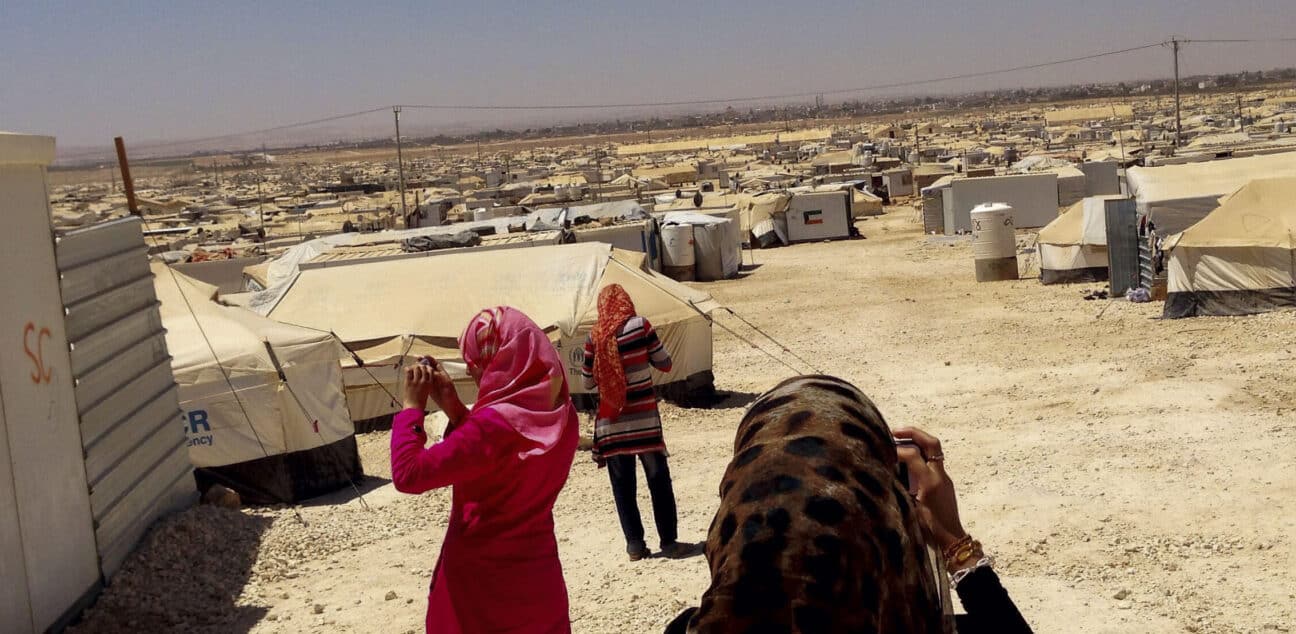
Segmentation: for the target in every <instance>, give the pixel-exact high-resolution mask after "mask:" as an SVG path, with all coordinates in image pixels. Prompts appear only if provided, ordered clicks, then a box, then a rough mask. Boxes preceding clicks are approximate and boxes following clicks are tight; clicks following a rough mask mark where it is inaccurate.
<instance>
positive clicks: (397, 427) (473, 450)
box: [391, 408, 577, 634]
mask: <svg viewBox="0 0 1296 634" xmlns="http://www.w3.org/2000/svg"><path fill="white" fill-rule="evenodd" d="M422 422H423V412H421V411H419V410H416V409H406V410H404V411H402V412H400V413H399V414H397V415H396V417H395V419H394V421H393V422H392V435H391V458H392V480H393V482H394V484H395V486H396V489H397V490H399V491H401V492H403V493H422V492H424V491H428V490H431V489H436V488H440V487H444V486H453V487H454V493H453V501H452V503H451V507H450V523H449V526H448V528H447V529H446V535H445V542H444V543H443V544H442V546H441V557H440V559H439V560H438V561H437V566H436V571H435V572H434V573H433V576H432V587H431V589H430V591H429V596H428V611H427V631H428V632H446V633H458V632H464V633H476V632H528V633H530V632H540V633H545V634H548V633H561V632H570V631H571V623H570V620H569V616H568V606H567V587H566V584H565V583H564V582H563V574H562V564H561V563H560V562H559V560H558V542H557V540H556V539H555V538H554V521H553V505H554V501H555V500H556V499H557V498H558V492H559V491H560V490H561V489H562V487H563V484H564V483H566V481H567V475H568V473H569V472H570V470H571V465H572V460H573V457H574V455H575V452H576V443H577V433H576V429H577V425H576V421H575V419H574V414H573V420H572V421H570V424H569V425H566V428H567V430H568V431H566V432H565V433H564V434H563V436H562V437H561V439H560V440H559V441H558V443H557V445H555V446H554V448H553V450H551V451H547V452H544V453H542V454H538V455H529V456H527V457H526V458H525V459H523V458H521V457H520V453H519V452H524V451H525V450H526V449H527V447H528V446H529V443H528V441H527V440H526V439H525V438H523V437H522V436H521V435H520V434H519V433H518V431H517V430H515V429H514V428H513V427H512V426H510V425H509V424H508V423H507V422H506V421H505V420H504V419H503V418H502V417H501V416H500V415H499V414H497V413H496V412H495V411H494V410H492V409H490V408H484V409H482V410H480V411H474V412H472V413H471V414H469V415H468V417H467V418H466V419H464V421H463V422H462V423H460V425H459V426H458V427H456V428H455V429H454V430H453V431H452V432H451V433H449V434H447V435H446V437H445V439H443V440H442V441H441V442H438V443H436V444H434V445H432V446H431V447H427V448H425V445H426V444H427V435H426V434H425V433H424V432H423V430H422Z"/></svg>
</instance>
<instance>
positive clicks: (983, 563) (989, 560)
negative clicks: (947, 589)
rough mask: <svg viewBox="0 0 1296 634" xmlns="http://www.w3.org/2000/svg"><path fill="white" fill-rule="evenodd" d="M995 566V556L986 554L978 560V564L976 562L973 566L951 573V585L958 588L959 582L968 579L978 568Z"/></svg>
mask: <svg viewBox="0 0 1296 634" xmlns="http://www.w3.org/2000/svg"><path fill="white" fill-rule="evenodd" d="M993 567H994V558H993V557H990V556H989V555H987V556H984V557H982V558H981V559H980V560H979V561H977V562H976V564H974V565H973V566H972V567H971V568H965V569H963V570H960V571H958V572H956V573H954V574H952V575H950V586H951V587H953V588H955V589H957V588H958V585H959V582H960V581H963V580H964V579H966V578H967V576H968V575H970V574H972V573H973V572H975V571H976V570H977V569H979V568H993Z"/></svg>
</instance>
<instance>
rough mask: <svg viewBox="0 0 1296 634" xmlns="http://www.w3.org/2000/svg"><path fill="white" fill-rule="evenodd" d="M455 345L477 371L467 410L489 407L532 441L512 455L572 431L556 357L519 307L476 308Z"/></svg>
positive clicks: (544, 446)
mask: <svg viewBox="0 0 1296 634" xmlns="http://www.w3.org/2000/svg"><path fill="white" fill-rule="evenodd" d="M459 350H460V351H461V352H462V354H463V358H464V361H465V362H466V363H467V364H468V365H469V366H470V367H472V368H473V369H474V370H476V371H477V372H479V373H480V375H481V380H480V381H479V382H478V384H477V402H476V403H473V407H472V409H473V411H478V410H481V409H484V408H490V409H492V410H494V411H495V413H496V414H499V415H500V417H501V418H503V419H504V420H505V421H508V424H509V425H511V426H512V427H513V428H514V429H516V430H517V432H518V433H519V434H520V435H521V436H522V437H523V438H526V439H527V440H529V441H531V442H532V443H533V446H532V447H531V448H530V449H527V450H525V451H522V452H521V453H519V454H518V457H520V458H526V457H527V456H532V455H538V454H542V453H545V452H546V451H549V450H550V449H552V448H553V447H554V445H556V444H557V443H558V441H559V440H561V439H562V438H563V435H564V434H565V433H568V432H570V433H573V434H574V433H577V425H578V421H577V416H576V408H575V407H574V406H573V405H572V402H571V396H570V395H569V393H568V390H567V375H566V372H565V370H564V366H563V363H562V359H560V358H559V357H558V352H557V351H556V350H554V347H553V344H552V343H550V342H549V338H548V337H546V336H545V334H544V331H542V330H540V327H539V326H537V325H536V324H535V322H533V321H531V318H530V317H527V316H526V315H525V314H523V313H522V311H519V310H517V309H516V308H509V307H506V306H500V307H497V308H490V309H487V310H483V311H482V312H480V313H478V314H477V316H476V317H474V318H473V319H472V321H470V322H468V327H467V328H465V329H464V332H463V335H461V336H460V337H459Z"/></svg>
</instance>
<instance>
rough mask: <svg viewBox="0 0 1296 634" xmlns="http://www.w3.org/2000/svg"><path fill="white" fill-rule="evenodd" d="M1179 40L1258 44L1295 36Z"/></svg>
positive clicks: (1289, 38)
mask: <svg viewBox="0 0 1296 634" xmlns="http://www.w3.org/2000/svg"><path fill="white" fill-rule="evenodd" d="M1179 41H1180V42H1184V43H1188V44H1192V43H1198V42H1199V43H1203V44H1233V43H1243V44H1259V43H1269V42H1296V37H1263V38H1252V39H1206V40H1189V39H1184V40H1179Z"/></svg>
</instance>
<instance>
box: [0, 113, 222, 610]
mask: <svg viewBox="0 0 1296 634" xmlns="http://www.w3.org/2000/svg"><path fill="white" fill-rule="evenodd" d="M53 159H54V139H52V138H50V137H40V136H26V135H16V134H7V133H2V132H0V201H3V202H0V207H3V209H4V211H5V232H4V235H3V237H0V240H2V241H3V248H0V265H2V266H3V268H4V271H5V275H4V276H3V280H2V281H0V288H2V289H3V292H4V296H5V297H6V298H7V299H8V300H9V302H10V305H9V307H8V308H7V309H6V310H5V311H3V312H0V344H3V345H4V346H5V348H6V349H7V350H10V351H13V354H12V356H6V358H5V363H4V364H3V365H0V579H3V583H0V626H2V629H3V630H4V631H5V632H6V633H8V632H17V633H23V632H43V631H50V630H59V629H61V628H62V627H63V626H65V625H66V624H67V623H68V622H69V621H71V620H72V619H74V618H75V617H76V616H77V614H78V613H79V612H80V610H81V609H82V608H83V607H85V605H86V604H88V603H89V601H91V600H93V598H94V596H95V595H96V594H97V593H98V591H99V589H100V588H101V587H102V585H103V583H104V582H105V580H108V579H111V577H112V576H113V574H115V573H116V572H117V570H118V569H119V568H120V567H121V565H122V562H123V561H124V560H125V559H126V557H127V555H129V554H130V552H131V550H133V549H134V547H135V545H136V543H137V542H138V540H139V539H140V537H141V536H142V535H143V534H144V532H145V531H146V530H147V529H148V527H149V525H151V524H152V523H153V521H154V520H155V519H157V518H158V517H160V516H161V515H163V514H165V513H168V512H170V511H172V510H175V509H178V508H182V507H184V506H186V505H188V504H191V503H192V502H193V501H194V499H195V498H196V497H197V496H196V492H195V490H194V483H193V478H192V475H191V474H192V467H190V465H189V460H188V456H187V455H186V454H185V451H184V435H183V434H182V433H181V431H180V427H179V420H178V414H179V408H178V407H177V404H176V390H175V381H174V380H173V379H172V377H171V368H170V364H169V361H168V358H167V350H166V345H165V342H164V341H163V336H162V332H161V325H160V318H159V316H158V311H157V302H156V299H155V298H154V296H153V292H152V285H151V281H150V280H149V275H148V260H147V256H146V251H147V247H146V246H145V245H144V237H143V234H142V233H141V231H140V226H139V224H140V223H139V220H138V219H135V218H128V219H122V220H117V221H113V222H109V223H104V224H101V225H94V226H90V227H86V228H83V229H77V230H75V231H71V232H68V233H65V234H62V235H59V236H56V235H55V233H54V231H53V227H52V226H51V224H50V222H51V217H50V210H49V206H48V195H47V189H46V182H45V175H46V168H47V167H48V165H49V164H50V162H52V161H53Z"/></svg>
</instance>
